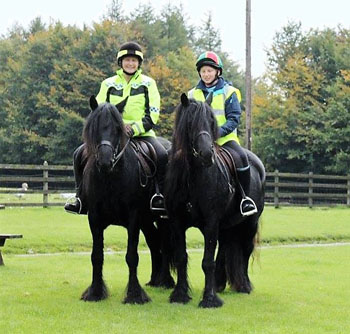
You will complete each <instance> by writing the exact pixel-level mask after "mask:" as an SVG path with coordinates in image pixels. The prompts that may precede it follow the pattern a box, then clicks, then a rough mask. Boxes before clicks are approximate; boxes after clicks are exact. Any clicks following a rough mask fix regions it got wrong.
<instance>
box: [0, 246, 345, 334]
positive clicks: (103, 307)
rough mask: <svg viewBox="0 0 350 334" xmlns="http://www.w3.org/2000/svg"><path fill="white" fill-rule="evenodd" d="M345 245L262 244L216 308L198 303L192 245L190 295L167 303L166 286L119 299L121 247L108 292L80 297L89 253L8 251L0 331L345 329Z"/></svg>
mask: <svg viewBox="0 0 350 334" xmlns="http://www.w3.org/2000/svg"><path fill="white" fill-rule="evenodd" d="M349 254H350V246H338V247H310V248H307V247H301V248H272V247H269V248H264V249H262V250H261V254H260V260H259V263H257V262H255V263H254V264H253V266H252V269H251V270H250V273H251V274H250V275H251V279H252V282H253V283H254V286H255V289H254V291H253V292H252V293H251V294H250V295H241V294H237V293H233V292H231V291H229V290H227V289H226V291H225V292H224V293H222V294H220V297H221V298H222V299H223V300H224V302H225V304H224V306H223V307H222V308H220V309H210V310H208V309H199V308H198V307H197V304H198V302H199V300H200V295H201V291H202V288H203V280H204V277H203V273H202V271H201V269H200V261H201V253H199V252H190V269H189V279H190V282H191V285H192V297H193V300H192V301H191V302H190V303H189V304H188V305H174V304H169V303H168V296H169V293H170V292H169V291H167V290H162V289H160V290H159V289H155V288H149V287H146V291H147V293H148V294H149V295H150V297H151V298H152V300H153V301H152V302H151V303H149V304H147V305H123V304H122V303H121V301H122V298H123V295H124V290H125V286H126V282H127V267H126V264H125V261H124V255H123V254H112V255H107V256H106V258H105V268H104V273H105V279H106V282H107V284H108V287H109V290H110V297H109V298H108V299H107V300H105V301H102V302H100V303H87V302H82V301H80V300H79V297H80V294H81V293H82V292H83V290H84V289H85V288H86V287H87V286H88V284H89V283H90V277H91V266H90V258H89V256H88V255H77V254H67V253H65V254H60V255H51V256H44V255H40V256H26V257H22V256H18V255H8V256H7V258H6V266H5V267H2V268H0V281H1V290H0V295H1V298H0V310H1V317H0V328H1V333H2V334H5V333H9V334H15V333H26V334H31V333H35V334H37V333H143V334H155V333H161V334H163V333H186V334H211V333H213V334H218V333H220V334H221V333H230V334H231V333H237V334H243V333H244V334H247V333H249V334H250V333H252V334H253V333H254V334H260V333H261V334H293V333H298V334H299V333H308V334H313V333H315V334H320V333H339V334H340V333H342V334H346V333H349V331H350V322H349V321H350V320H349V316H348V311H349V305H350V303H349V300H350V289H349V277H350V261H349ZM149 268H150V264H149V256H148V254H145V253H142V254H141V255H140V267H139V277H140V282H141V283H142V284H145V283H146V282H147V280H148V278H149V274H150V273H149Z"/></svg>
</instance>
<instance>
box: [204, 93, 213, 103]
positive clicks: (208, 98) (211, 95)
mask: <svg viewBox="0 0 350 334" xmlns="http://www.w3.org/2000/svg"><path fill="white" fill-rule="evenodd" d="M212 102H213V92H210V93H209V94H208V96H207V98H206V99H205V103H206V104H208V105H209V106H210V105H211V103H212Z"/></svg>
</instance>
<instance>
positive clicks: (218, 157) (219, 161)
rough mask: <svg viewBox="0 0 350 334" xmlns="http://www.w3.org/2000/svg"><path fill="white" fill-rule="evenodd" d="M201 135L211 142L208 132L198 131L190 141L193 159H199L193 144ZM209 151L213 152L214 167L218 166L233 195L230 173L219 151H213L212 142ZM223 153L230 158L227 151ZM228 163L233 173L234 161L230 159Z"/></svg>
mask: <svg viewBox="0 0 350 334" xmlns="http://www.w3.org/2000/svg"><path fill="white" fill-rule="evenodd" d="M202 135H206V136H209V138H210V139H211V140H212V137H211V134H210V133H209V132H208V131H205V130H203V131H200V132H199V133H198V134H197V135H196V136H195V137H194V139H193V140H192V154H193V156H194V157H195V158H197V157H199V153H198V152H197V150H196V149H195V147H194V144H195V142H196V141H197V140H198V137H199V136H202ZM211 149H212V150H213V153H214V161H215V162H216V165H217V166H218V168H219V171H220V173H221V174H222V175H223V176H224V178H225V180H226V182H227V184H228V189H229V192H230V193H231V194H232V193H233V187H232V184H231V182H230V181H231V177H230V172H229V171H228V170H227V167H226V164H225V161H224V160H223V158H222V156H221V155H220V154H219V151H218V150H219V149H217V150H214V144H213V142H212V144H211ZM225 153H227V154H228V155H229V156H230V153H229V152H227V150H225ZM230 162H231V163H232V164H233V170H234V171H235V170H236V169H235V167H234V161H233V159H232V158H231V159H230Z"/></svg>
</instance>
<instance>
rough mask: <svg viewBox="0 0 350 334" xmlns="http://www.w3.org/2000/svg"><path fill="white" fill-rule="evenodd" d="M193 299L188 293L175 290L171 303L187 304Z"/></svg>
mask: <svg viewBox="0 0 350 334" xmlns="http://www.w3.org/2000/svg"><path fill="white" fill-rule="evenodd" d="M191 299H192V298H191V297H190V296H189V295H188V293H187V292H181V291H178V290H176V289H175V290H174V291H173V292H172V294H171V295H170V297H169V301H170V303H179V304H187V303H188V302H189V301H190V300H191Z"/></svg>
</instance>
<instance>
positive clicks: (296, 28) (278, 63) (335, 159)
mask: <svg viewBox="0 0 350 334" xmlns="http://www.w3.org/2000/svg"><path fill="white" fill-rule="evenodd" d="M340 36H341V38H340ZM349 41H350V39H349V35H348V34H346V33H344V31H341V30H340V32H337V31H330V30H329V29H325V30H324V31H317V30H310V31H309V32H307V33H306V34H304V35H303V34H301V30H300V25H295V24H289V25H288V26H287V27H285V28H284V29H283V31H282V33H278V34H276V38H275V40H274V43H273V47H272V51H271V52H270V53H269V55H270V65H271V66H270V67H269V71H268V73H267V81H265V82H260V83H259V84H258V85H257V86H256V90H255V96H254V107H253V114H254V119H255V123H254V127H255V130H254V134H255V136H254V149H256V152H257V153H258V154H259V155H260V156H261V157H262V158H263V159H264V161H265V163H266V165H268V166H269V167H270V168H271V169H275V168H277V169H280V170H285V171H295V172H308V171H314V172H318V173H324V172H329V171H337V172H338V173H347V172H348V170H347V169H346V168H347V167H348V166H349V165H348V164H347V163H346V162H345V160H346V158H348V154H347V149H346V148H347V147H349V139H348V138H349V137H348V132H347V130H346V129H344V128H342V127H343V126H344V124H345V123H344V122H346V121H348V117H347V114H348V113H349V112H348V111H349V104H348V99H347V98H346V94H344V92H345V91H348V90H347V87H348V83H347V81H346V78H347V73H348V70H349V68H350V67H349V61H348V60H345V58H347V57H346V56H345V57H344V55H345V54H346V53H343V51H344V49H346V45H347V47H348V46H349ZM340 44H341V45H342V47H340V46H339V45H340ZM338 50H339V51H340V50H342V51H341V52H338ZM348 50H349V48H348ZM343 58H344V59H343ZM341 73H342V75H340V74H341ZM336 110H337V111H336ZM338 111H339V112H338Z"/></svg>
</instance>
